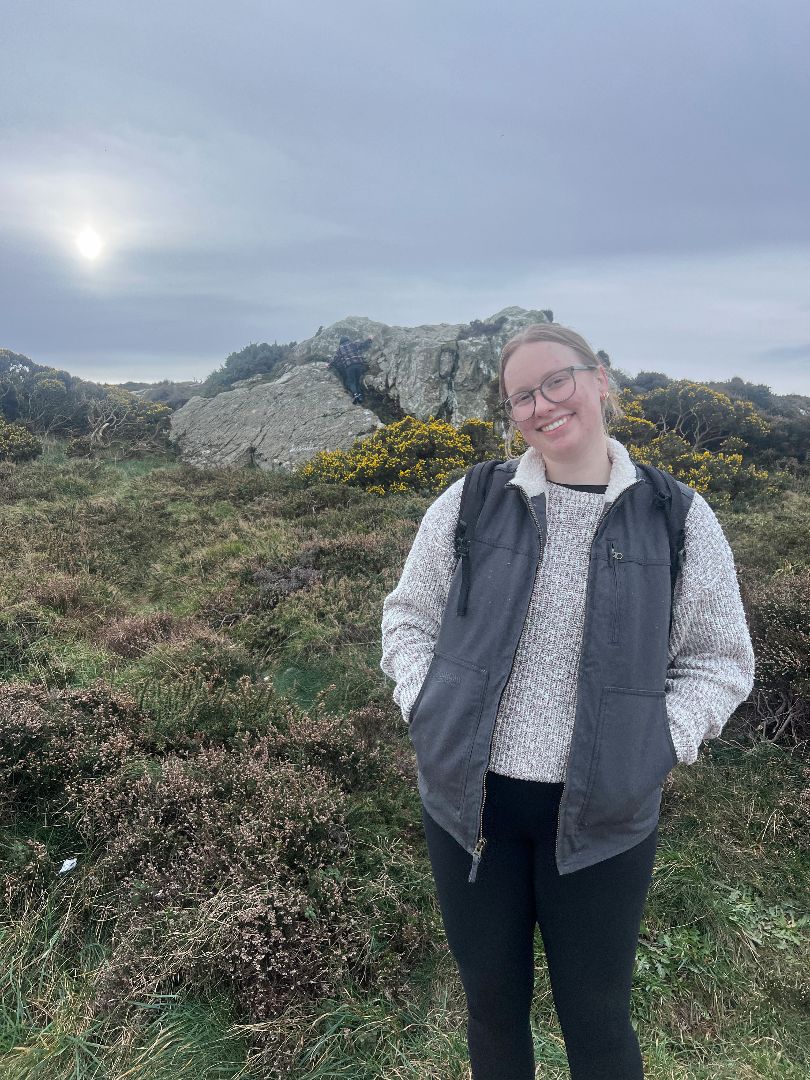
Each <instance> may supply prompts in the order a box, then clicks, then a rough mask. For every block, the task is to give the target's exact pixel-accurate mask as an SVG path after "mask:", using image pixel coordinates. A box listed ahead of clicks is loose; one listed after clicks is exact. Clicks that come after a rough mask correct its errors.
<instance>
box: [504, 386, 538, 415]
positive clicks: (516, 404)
mask: <svg viewBox="0 0 810 1080" xmlns="http://www.w3.org/2000/svg"><path fill="white" fill-rule="evenodd" d="M533 412H534V394H530V393H528V392H526V393H522V394H515V395H513V396H512V397H510V398H508V399H507V402H506V413H507V416H511V417H512V419H513V420H528V419H529V417H530V416H531V415H532V413H533Z"/></svg>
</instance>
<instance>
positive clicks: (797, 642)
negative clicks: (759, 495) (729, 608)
mask: <svg viewBox="0 0 810 1080" xmlns="http://www.w3.org/2000/svg"><path fill="white" fill-rule="evenodd" d="M742 584H743V590H742V591H743V599H744V601H745V605H746V611H747V615H748V622H749V626H750V629H751V638H752V641H753V644H754V652H755V654H756V658H757V663H756V671H755V681H754V691H753V694H752V706H753V709H754V714H755V716H756V718H757V719H758V721H759V722H760V727H761V729H762V731H763V732H764V733H765V735H766V736H767V737H768V738H769V739H771V740H772V741H774V742H777V741H781V742H783V743H784V744H785V745H789V746H790V745H793V746H795V745H797V744H799V743H805V744H806V743H807V742H808V740H810V569H806V568H805V569H803V570H797V571H795V572H791V571H786V572H784V573H775V574H773V575H771V576H770V577H768V578H765V577H761V576H759V575H756V574H753V573H750V572H749V573H747V574H745V575H744V576H743V583H742Z"/></svg>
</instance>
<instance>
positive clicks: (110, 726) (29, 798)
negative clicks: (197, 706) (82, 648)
mask: <svg viewBox="0 0 810 1080" xmlns="http://www.w3.org/2000/svg"><path fill="white" fill-rule="evenodd" d="M140 727H141V724H140V716H139V713H138V709H137V706H136V704H135V701H134V699H133V698H132V697H131V696H130V695H128V694H126V693H124V692H116V691H113V690H111V689H110V688H109V687H107V686H105V685H103V684H99V685H97V686H95V687H92V688H89V689H80V690H79V689H72V688H71V689H56V690H51V691H49V690H47V689H46V688H45V687H43V686H37V685H33V684H29V683H15V682H10V683H2V682H0V800H2V803H0V805H2V806H3V808H4V811H5V812H6V813H12V812H13V814H14V815H15V817H16V816H26V815H30V814H33V813H34V811H35V810H40V811H42V810H45V809H47V808H48V807H50V806H55V805H57V804H58V801H59V797H60V796H61V794H62V792H63V790H64V788H65V785H66V783H67V782H68V780H72V779H75V778H76V777H82V776H90V777H94V778H96V777H98V776H100V775H103V774H105V773H108V772H114V771H116V770H117V769H120V768H121V767H122V765H123V764H124V762H125V761H126V760H127V758H128V757H129V756H130V755H131V754H132V753H133V752H134V750H135V748H136V747H137V746H138V745H139V739H140V735H139V732H140Z"/></svg>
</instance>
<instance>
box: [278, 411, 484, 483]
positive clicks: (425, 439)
mask: <svg viewBox="0 0 810 1080" xmlns="http://www.w3.org/2000/svg"><path fill="white" fill-rule="evenodd" d="M474 459H475V456H474V452H473V446H472V442H471V441H470V439H469V437H468V436H467V435H462V434H460V433H459V432H458V431H457V430H456V428H454V427H453V425H452V424H448V423H446V422H445V421H443V420H436V419H434V418H431V419H430V420H428V421H422V420H416V419H415V418H414V417H412V416H406V417H404V418H403V419H402V420H397V421H395V422H394V423H392V424H388V425H387V426H386V427H383V428H380V429H379V430H378V431H376V432H374V434H373V435H369V436H368V437H367V438H365V439H358V440H355V443H354V445H353V446H352V448H351V449H350V450H347V451H346V450H335V451H321V452H319V453H317V454H316V455H315V456H314V457H313V458H312V459H311V460H310V461H308V462H306V463H305V464H304V465H302V466H301V467H300V468H299V469H298V475H299V476H301V477H302V478H303V479H304V480H306V481H311V480H317V481H328V482H331V483H333V484H347V485H350V486H357V487H363V488H365V489H366V490H367V491H371V492H374V493H375V494H377V495H384V494H385V493H386V492H389V491H399V492H406V491H419V492H422V493H430V492H439V491H441V490H442V489H443V488H445V487H446V486H447V483H448V481H449V479H450V477H451V475H452V474H453V473H454V472H456V471H457V470H459V469H464V468H466V467H467V466H468V465H471V464H472V462H473V461H474Z"/></svg>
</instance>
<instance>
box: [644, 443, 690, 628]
mask: <svg viewBox="0 0 810 1080" xmlns="http://www.w3.org/2000/svg"><path fill="white" fill-rule="evenodd" d="M639 468H640V469H641V470H642V472H643V473H644V474H645V475H646V476H647V477H648V479H649V481H650V483H651V484H652V486H653V501H654V503H655V504H656V506H658V507H659V508H660V509H661V510H662V511H663V512H664V514H665V515H666V520H667V533H668V535H669V577H670V583H671V586H672V594H673V596H674V594H675V583H676V581H677V580H678V574H679V573H680V571H681V568H682V567H683V560H684V555H685V554H686V537H685V524H686V514H687V511H688V507H687V505H686V499H685V498H684V494H683V492H682V491H681V487H680V485H679V483H678V481H677V480H676V479H675V477H674V476H672V475H671V474H670V473H668V472H665V471H664V470H663V469H657V468H656V467H655V466H654V465H641V464H639ZM671 626H672V616H671V612H670V627H671Z"/></svg>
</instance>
